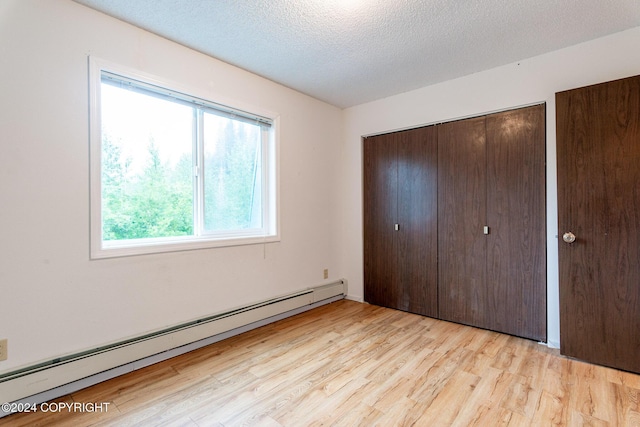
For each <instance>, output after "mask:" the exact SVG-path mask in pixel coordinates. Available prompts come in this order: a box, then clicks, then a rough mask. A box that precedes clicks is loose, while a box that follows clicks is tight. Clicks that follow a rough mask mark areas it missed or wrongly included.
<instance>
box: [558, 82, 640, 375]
mask: <svg viewBox="0 0 640 427" xmlns="http://www.w3.org/2000/svg"><path fill="white" fill-rule="evenodd" d="M556 115H557V116H556V121H557V154H558V213H559V217H558V225H559V234H560V235H559V262H560V346H561V352H562V354H565V355H567V356H572V357H576V358H580V359H584V360H586V361H589V362H594V363H598V364H602V365H607V366H612V367H616V368H620V369H625V370H629V371H634V372H640V76H637V77H632V78H628V79H622V80H617V81H614V82H610V83H603V84H599V85H594V86H589V87H585V88H580V89H575V90H570V91H565V92H560V93H557V94H556ZM569 233H572V234H569ZM565 234H566V236H565ZM572 236H575V241H573V243H569V242H570V241H571V240H572ZM563 238H564V239H566V240H567V242H565V241H564V239H563Z"/></svg>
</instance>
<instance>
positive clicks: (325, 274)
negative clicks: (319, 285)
mask: <svg viewBox="0 0 640 427" xmlns="http://www.w3.org/2000/svg"><path fill="white" fill-rule="evenodd" d="M324 278H325V279H328V278H329V269H328V268H325V269H324Z"/></svg>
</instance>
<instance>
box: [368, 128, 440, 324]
mask: <svg viewBox="0 0 640 427" xmlns="http://www.w3.org/2000/svg"><path fill="white" fill-rule="evenodd" d="M363 159H364V165H363V167H364V189H363V195H364V201H363V208H364V283H365V285H364V293H365V295H364V296H365V301H367V302H369V303H372V304H377V305H382V306H386V307H391V308H396V309H399V310H404V311H409V312H412V313H418V314H423V315H427V316H433V317H437V315H438V306H437V303H438V297H437V282H436V281H437V141H436V131H435V128H434V127H433V126H432V127H426V128H420V129H414V130H410V131H405V132H397V133H392V134H387V135H380V136H375V137H370V138H367V139H365V141H364V147H363Z"/></svg>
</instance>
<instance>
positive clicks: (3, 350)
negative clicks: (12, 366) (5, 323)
mask: <svg viewBox="0 0 640 427" xmlns="http://www.w3.org/2000/svg"><path fill="white" fill-rule="evenodd" d="M8 357H9V356H8V353H7V339H6V338H5V339H3V340H0V360H7V358H8Z"/></svg>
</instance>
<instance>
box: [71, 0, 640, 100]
mask: <svg viewBox="0 0 640 427" xmlns="http://www.w3.org/2000/svg"><path fill="white" fill-rule="evenodd" d="M75 1H76V2H77V3H81V4H84V5H86V6H89V7H91V8H94V9H96V10H99V11H102V12H104V13H106V14H108V15H111V16H113V17H116V18H118V19H121V20H123V21H126V22H129V23H131V24H133V25H136V26H138V27H140V28H144V29H146V30H148V31H151V32H153V33H156V34H159V35H161V36H163V37H165V38H167V39H170V40H173V41H175V42H178V43H181V44H183V45H185V46H188V47H190V48H193V49H195V50H198V51H200V52H202V53H205V54H208V55H210V56H213V57H215V58H218V59H221V60H223V61H225V62H228V63H230V64H233V65H236V66H238V67H241V68H243V69H245V70H248V71H251V72H253V73H255V74H258V75H261V76H263V77H266V78H268V79H271V80H273V81H276V82H278V83H281V84H283V85H285V86H288V87H290V88H293V89H296V90H298V91H300V92H303V93H306V94H308V95H311V96H313V97H315V98H318V99H321V100H323V101H326V102H328V103H330V104H333V105H336V106H338V107H349V106H353V105H357V104H361V103H364V102H368V101H372V100H375V99H379V98H383V97H386V96H390V95H394V94H397V93H401V92H406V91H409V90H412V89H417V88H420V87H423V86H427V85H430V84H434V83H437V82H441V81H445V80H449V79H452V78H456V77H460V76H463V75H467V74H471V73H475V72H478V71H482V70H486V69H489V68H493V67H496V66H499V65H504V64H508V63H511V62H516V61H519V60H522V59H526V58H529V57H532V56H536V55H539V54H542V53H545V52H550V51H553V50H557V49H560V48H563V47H567V46H571V45H574V44H577V43H580V42H583V41H587V40H591V39H595V38H598V37H602V36H604V35H607V34H612V33H615V32H619V31H622V30H625V29H628V28H631V27H636V26H638V25H640V0H268V1H266V0H75ZM629 54H633V55H637V54H639V53H638V52H630V53H629Z"/></svg>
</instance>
